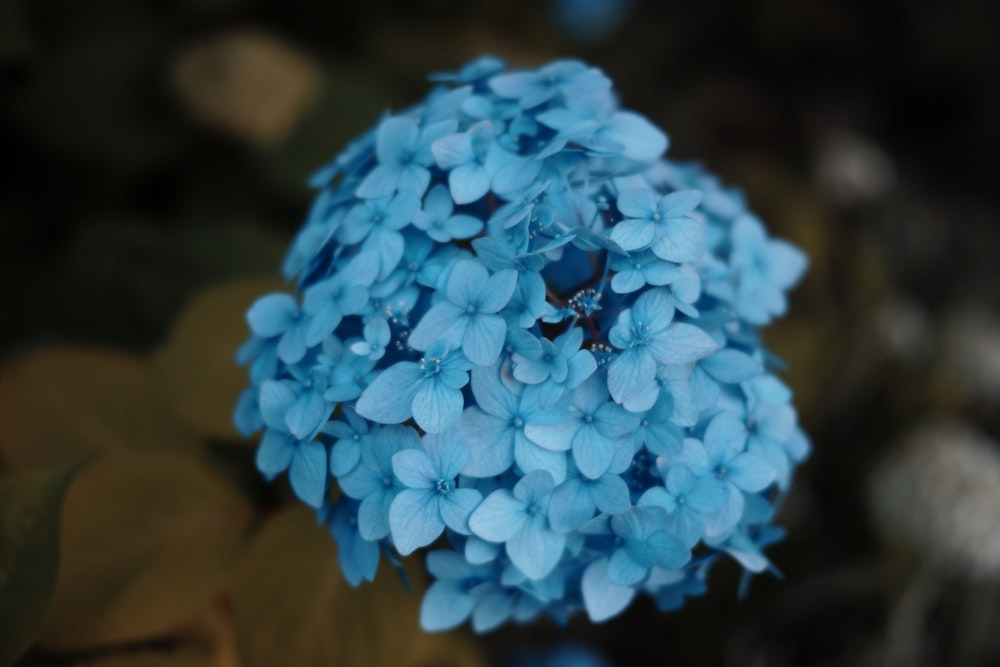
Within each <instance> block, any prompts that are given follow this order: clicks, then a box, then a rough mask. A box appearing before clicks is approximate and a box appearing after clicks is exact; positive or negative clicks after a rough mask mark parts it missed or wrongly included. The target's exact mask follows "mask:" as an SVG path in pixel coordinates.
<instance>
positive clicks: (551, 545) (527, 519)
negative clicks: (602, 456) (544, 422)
mask: <svg viewBox="0 0 1000 667" xmlns="http://www.w3.org/2000/svg"><path fill="white" fill-rule="evenodd" d="M554 489H555V482H554V481H553V479H552V475H550V474H549V473H548V472H547V471H545V470H536V471H533V472H529V473H528V474H526V475H525V476H524V477H522V478H521V480H520V481H519V482H518V483H517V484H515V485H514V488H513V490H512V491H508V490H506V489H498V490H496V491H494V492H493V493H491V494H490V495H489V496H487V497H486V499H485V500H483V502H482V504H480V505H479V507H478V508H476V511H475V512H473V513H472V516H471V517H469V528H470V529H471V530H472V532H473V533H475V534H476V535H478V536H479V537H481V538H483V539H485V540H489V541H490V542H502V543H503V544H504V549H505V551H506V553H507V556H508V557H509V558H510V560H511V562H512V563H513V564H514V565H515V566H516V567H517V568H518V569H519V570H520V571H521V572H522V573H524V575H525V576H526V577H528V578H529V579H541V578H543V577H545V576H546V575H547V574H549V573H550V572H551V571H552V570H553V569H554V568H555V566H556V564H558V562H559V559H560V558H562V554H563V549H564V548H565V547H566V536H565V535H564V534H561V533H556V532H555V531H553V530H552V527H551V526H550V525H549V519H548V505H549V496H551V495H552V491H553V490H554Z"/></svg>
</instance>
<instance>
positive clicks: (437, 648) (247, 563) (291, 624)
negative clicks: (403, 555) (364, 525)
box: [233, 507, 482, 667]
mask: <svg viewBox="0 0 1000 667" xmlns="http://www.w3.org/2000/svg"><path fill="white" fill-rule="evenodd" d="M413 560H414V559H410V563H409V565H410V566H411V567H409V568H408V571H410V575H411V581H413V582H414V584H415V585H414V588H415V589H416V590H415V591H414V592H413V593H412V594H410V593H407V592H406V591H404V589H403V587H402V585H401V583H400V581H399V578H398V577H396V576H395V575H394V573H393V572H392V571H391V570H390V569H389V568H388V567H386V566H385V565H384V564H383V566H382V568H381V569H380V572H379V575H378V577H377V578H376V581H375V583H374V584H371V585H366V586H362V587H360V588H357V589H353V588H351V587H350V586H348V584H347V583H346V582H345V581H344V579H343V577H342V575H341V574H340V570H339V567H338V565H337V558H336V550H335V547H334V543H333V540H332V538H331V537H330V535H329V533H328V532H327V531H326V529H325V528H324V527H322V526H317V525H316V523H315V521H314V520H313V515H312V512H311V511H310V510H308V509H306V508H304V507H295V508H292V509H289V510H286V511H284V512H283V513H282V514H280V515H278V516H276V517H274V518H273V519H272V520H271V521H270V522H269V523H268V524H266V525H265V526H264V527H263V528H262V529H261V531H260V533H259V534H258V535H257V538H256V539H255V541H254V543H253V544H252V545H251V547H250V550H249V552H248V553H247V556H246V559H245V560H244V561H243V563H242V564H241V566H240V567H239V569H238V570H237V574H236V578H235V582H234V585H233V606H234V614H235V619H236V638H237V643H238V646H239V649H240V656H241V658H242V662H243V664H244V665H246V666H247V667H265V666H270V665H276V664H288V665H337V666H338V667H355V666H357V667H367V666H368V665H398V666H399V667H408V666H412V667H417V666H419V665H426V664H438V663H436V662H433V661H434V660H437V659H438V658H441V657H444V656H447V660H445V661H444V662H442V663H440V664H447V665H456V666H459V665H461V666H466V665H467V666H470V667H478V665H481V664H482V659H481V657H480V656H479V655H478V654H477V653H476V652H475V650H474V649H472V648H471V647H469V646H467V645H464V644H461V639H460V635H433V636H429V635H425V634H424V633H423V631H422V630H421V629H420V626H419V623H418V611H419V606H420V598H421V595H422V588H423V587H422V586H420V585H418V584H419V583H420V580H419V578H417V577H414V575H415V574H416V573H417V568H416V567H415V566H414V565H415V564H414V563H413V562H412V561H413ZM453 649H454V650H453ZM453 656H454V659H453Z"/></svg>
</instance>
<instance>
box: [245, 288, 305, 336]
mask: <svg viewBox="0 0 1000 667" xmlns="http://www.w3.org/2000/svg"><path fill="white" fill-rule="evenodd" d="M296 310H298V305H297V304H296V302H295V299H294V298H293V297H292V296H291V295H288V294H268V295H267V296H262V297H261V298H259V299H257V300H256V301H255V302H254V303H253V305H252V306H250V309H249V310H248V311H247V324H249V325H250V330H251V331H253V332H254V333H255V334H257V335H258V336H261V337H263V338H271V337H273V336H277V335H279V334H281V333H283V332H284V331H285V330H286V329H287V328H288V327H289V325H290V323H291V321H292V316H293V315H294V313H295V311H296Z"/></svg>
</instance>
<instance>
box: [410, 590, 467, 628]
mask: <svg viewBox="0 0 1000 667" xmlns="http://www.w3.org/2000/svg"><path fill="white" fill-rule="evenodd" d="M475 604H476V599H475V598H474V597H472V596H471V595H469V594H468V593H466V592H465V591H464V589H463V587H462V585H461V584H456V583H455V582H452V581H435V582H434V583H433V584H431V585H430V587H429V588H428V589H427V592H426V593H424V598H423V600H421V602H420V627H421V628H423V629H424V631H425V632H440V631H442V630H451V629H452V628H456V627H458V626H459V625H461V624H462V623H464V622H465V619H467V618H468V617H469V614H471V613H472V608H473V607H474V606H475Z"/></svg>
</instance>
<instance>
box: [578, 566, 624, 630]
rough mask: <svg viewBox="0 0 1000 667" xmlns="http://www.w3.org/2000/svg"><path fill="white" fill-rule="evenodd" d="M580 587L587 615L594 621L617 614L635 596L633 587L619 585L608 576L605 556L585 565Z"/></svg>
mask: <svg viewBox="0 0 1000 667" xmlns="http://www.w3.org/2000/svg"><path fill="white" fill-rule="evenodd" d="M580 588H581V592H582V593H583V604H584V606H585V607H586V608H587V615H588V616H589V617H590V620H591V621H593V622H594V623H601V622H603V621H606V620H608V619H609V618H612V617H614V616H617V615H618V614H620V613H621V612H622V611H624V610H625V607H627V606H628V605H629V603H630V602H631V601H632V598H633V597H635V589H633V588H631V587H630V586H619V585H617V584H615V583H612V581H611V580H610V579H609V578H608V559H607V558H600V559H598V560H596V561H594V562H593V563H591V564H590V565H589V566H587V569H586V571H585V572H584V573H583V580H582V581H581V583H580Z"/></svg>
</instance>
